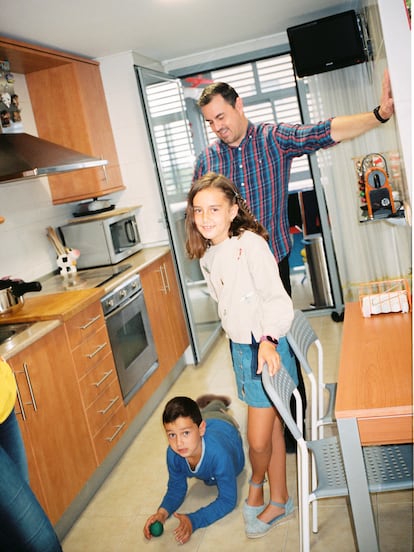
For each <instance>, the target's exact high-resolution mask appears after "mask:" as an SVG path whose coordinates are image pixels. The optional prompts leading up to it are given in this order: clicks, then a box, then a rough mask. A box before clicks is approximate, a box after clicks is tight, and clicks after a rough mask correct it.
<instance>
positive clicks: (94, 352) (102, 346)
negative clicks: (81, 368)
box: [86, 341, 107, 358]
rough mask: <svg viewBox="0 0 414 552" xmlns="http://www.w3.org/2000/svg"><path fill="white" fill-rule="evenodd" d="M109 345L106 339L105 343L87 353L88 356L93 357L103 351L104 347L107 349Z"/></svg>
mask: <svg viewBox="0 0 414 552" xmlns="http://www.w3.org/2000/svg"><path fill="white" fill-rule="evenodd" d="M106 346H107V343H106V341H105V343H102V344H101V345H98V346H97V348H96V349H95V350H94V351H93V352H92V353H89V354H87V355H86V356H87V357H88V358H93V357H94V356H95V355H97V354H98V353H99V352H100V351H102V349H105V347H106Z"/></svg>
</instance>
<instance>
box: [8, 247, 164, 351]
mask: <svg viewBox="0 0 414 552" xmlns="http://www.w3.org/2000/svg"><path fill="white" fill-rule="evenodd" d="M169 250H170V248H169V246H168V245H165V246H157V247H149V248H144V249H142V250H141V251H139V252H138V253H136V254H135V255H133V256H131V257H128V258H127V259H125V260H124V261H122V262H121V263H119V265H116V266H117V267H118V266H121V265H131V266H130V267H129V268H127V269H126V270H125V271H123V272H122V273H121V274H119V275H118V276H116V277H114V278H113V279H111V280H110V281H108V282H106V283H105V284H103V285H102V286H100V287H96V288H95V287H88V281H89V280H86V281H80V278H79V282H78V283H77V282H76V281H75V282H74V280H76V274H75V279H74V278H73V277H72V276H68V277H63V276H60V275H51V276H48V277H47V276H46V277H45V278H43V279H40V281H41V283H42V290H41V291H40V292H32V293H26V294H25V300H24V304H23V306H22V307H21V308H19V309H17V310H16V311H15V312H13V313H5V314H1V315H0V324H16V323H27V322H33V324H31V325H30V326H29V328H28V329H26V330H24V331H22V332H21V333H19V334H18V335H17V336H15V337H13V338H11V339H9V340H7V341H6V342H5V343H3V344H2V345H0V356H2V357H3V358H4V359H5V360H7V359H8V358H10V357H11V356H13V355H15V354H17V353H18V352H20V351H21V350H23V349H24V348H25V347H27V346H29V345H31V344H32V343H33V342H35V341H36V340H38V339H40V338H41V337H42V336H43V335H45V334H46V333H48V332H50V331H51V330H53V329H54V328H55V327H57V326H58V325H59V324H61V323H63V322H65V321H66V320H68V319H69V318H71V317H72V316H73V315H75V314H76V313H77V312H79V311H81V310H82V309H84V308H86V307H87V306H88V305H90V304H91V303H93V302H95V301H97V300H99V299H100V298H101V297H103V296H104V295H106V293H108V292H110V291H112V290H113V289H115V288H116V287H117V286H118V285H119V284H120V283H122V281H124V280H126V279H128V278H129V277H130V276H132V275H134V274H137V273H138V272H140V271H141V270H143V269H144V268H145V267H146V266H147V265H149V264H151V263H152V262H153V261H155V260H156V259H157V258H159V257H161V256H162V255H164V254H165V253H167V252H168V251H169ZM93 271H102V267H101V268H96V269H90V270H88V273H93ZM81 274H82V271H79V273H78V275H79V276H81ZM92 275H93V274H92ZM70 278H72V280H71V281H70V280H69V279H70Z"/></svg>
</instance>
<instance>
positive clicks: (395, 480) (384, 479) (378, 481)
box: [262, 366, 413, 552]
mask: <svg viewBox="0 0 414 552" xmlns="http://www.w3.org/2000/svg"><path fill="white" fill-rule="evenodd" d="M262 381H263V385H264V387H265V389H266V392H267V393H268V395H269V397H270V399H271V400H272V402H273V404H274V405H275V407H276V408H277V410H278V412H279V414H280V415H281V417H282V418H283V420H284V422H285V424H286V425H287V427H288V428H289V430H290V432H291V433H292V435H293V436H294V438H295V439H296V441H297V473H298V498H299V526H300V551H301V552H308V551H309V550H310V527H309V523H310V520H309V506H310V504H313V503H316V502H317V501H318V500H320V499H323V498H332V497H339V496H347V495H348V494H349V492H348V486H347V482H346V477H345V471H344V466H343V461H342V453H341V447H340V443H339V439H338V437H337V436H336V435H335V436H332V437H328V438H320V439H317V440H312V441H305V439H304V438H303V433H302V431H301V429H300V428H301V420H302V401H301V397H300V394H299V392H298V390H297V388H296V386H295V383H294V381H293V380H292V378H291V377H290V376H289V374H288V372H287V371H286V369H285V367H284V366H281V368H280V370H279V371H278V372H277V374H276V375H275V376H270V375H269V371H268V369H267V366H265V367H264V369H263V373H262ZM292 396H293V397H294V398H295V401H296V421H295V419H294V418H293V416H292V414H291V411H290V400H291V397H292ZM363 454H364V461H365V466H366V471H367V478H368V487H369V491H370V492H373V493H377V492H383V491H395V490H406V489H411V488H412V486H413V447H412V444H409V445H386V446H370V447H363ZM313 471H314V474H315V476H316V477H315V480H316V484H315V483H313V482H312V481H313V478H312V472H313ZM315 529H316V530H315ZM313 530H314V532H317V526H316V527H314V528H313Z"/></svg>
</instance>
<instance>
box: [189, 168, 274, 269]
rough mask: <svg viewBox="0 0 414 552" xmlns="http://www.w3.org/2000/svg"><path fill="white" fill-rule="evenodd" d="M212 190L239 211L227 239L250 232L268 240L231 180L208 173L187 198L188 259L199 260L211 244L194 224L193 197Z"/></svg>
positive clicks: (194, 185) (197, 182) (193, 187)
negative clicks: (224, 197)
mask: <svg viewBox="0 0 414 552" xmlns="http://www.w3.org/2000/svg"><path fill="white" fill-rule="evenodd" d="M209 188H214V189H216V190H220V191H221V192H222V193H223V194H224V195H225V196H226V198H227V200H228V202H229V204H230V205H235V204H237V206H238V208H239V210H238V212H237V215H236V216H235V218H234V219H233V221H232V223H231V224H230V228H229V238H231V237H232V236H240V235H241V234H242V233H243V232H244V231H245V230H251V231H252V232H254V233H255V234H259V236H262V238H264V239H265V240H266V241H268V240H269V234H268V233H267V230H266V229H265V227H264V226H263V225H262V224H261V223H260V222H259V221H258V220H257V219H256V218H255V217H254V216H253V214H252V212H251V211H250V209H249V207H248V205H247V203H246V201H245V200H244V199H243V198H242V197H241V195H240V194H239V192H238V190H237V188H236V186H235V185H234V184H233V182H232V181H231V180H229V179H228V178H226V177H225V176H223V175H222V174H217V173H213V172H209V173H207V174H205V175H204V176H202V177H201V178H200V179H199V180H197V181H196V182H194V184H193V185H192V186H191V189H190V191H189V192H188V196H187V209H186V217H185V230H186V235H187V240H186V244H185V246H186V250H187V254H188V256H189V258H190V259H201V257H203V255H204V253H205V252H206V250H207V249H208V247H210V245H211V242H210V240H207V239H206V238H204V237H203V236H202V235H201V234H200V232H199V231H198V230H197V227H196V225H195V222H194V211H193V201H194V197H195V196H196V195H197V194H198V192H201V191H202V190H207V189H209Z"/></svg>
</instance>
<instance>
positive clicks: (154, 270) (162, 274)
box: [140, 252, 189, 375]
mask: <svg viewBox="0 0 414 552" xmlns="http://www.w3.org/2000/svg"><path fill="white" fill-rule="evenodd" d="M140 276H141V282H142V287H143V290H144V297H145V304H146V306H147V310H148V315H149V318H150V323H151V329H152V333H153V336H154V341H155V346H156V349H157V353H158V360H159V363H160V369H161V372H162V373H163V374H164V375H165V374H167V373H168V372H169V371H170V370H171V369H172V368H173V367H174V366H175V364H176V362H177V361H178V359H179V358H180V357H181V356H182V354H183V353H184V351H185V350H186V348H187V347H188V345H189V337H188V332H187V326H186V323H185V318H184V313H183V306H182V303H181V297H180V291H179V288H178V283H177V278H176V275H175V270H174V265H173V261H172V257H171V253H170V252H168V253H166V254H165V255H163V256H162V257H160V258H158V259H157V260H156V261H154V262H153V263H151V264H150V265H148V266H147V267H145V269H143V270H142V271H140Z"/></svg>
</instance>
